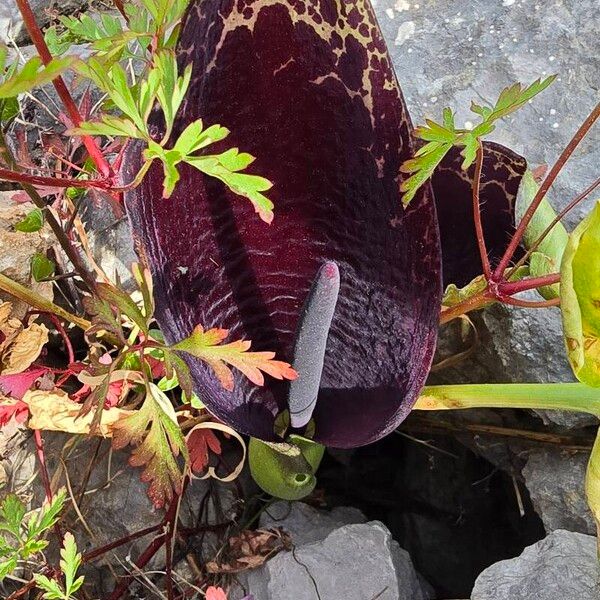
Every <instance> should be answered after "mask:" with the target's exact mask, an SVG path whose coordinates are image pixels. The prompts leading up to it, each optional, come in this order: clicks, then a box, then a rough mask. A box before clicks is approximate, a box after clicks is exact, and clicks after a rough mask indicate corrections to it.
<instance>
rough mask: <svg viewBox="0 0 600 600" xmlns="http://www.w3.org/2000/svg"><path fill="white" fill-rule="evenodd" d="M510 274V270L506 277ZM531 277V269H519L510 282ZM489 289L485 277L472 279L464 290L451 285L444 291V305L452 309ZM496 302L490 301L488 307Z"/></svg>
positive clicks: (479, 276) (506, 272)
mask: <svg viewBox="0 0 600 600" xmlns="http://www.w3.org/2000/svg"><path fill="white" fill-rule="evenodd" d="M509 272H510V269H507V270H506V271H505V275H506V274H508V273H509ZM529 275H530V269H529V267H519V268H518V269H517V270H516V271H515V273H513V275H512V276H511V277H510V278H509V281H520V280H521V279H523V278H524V277H527V276H529ZM486 287H487V282H486V280H485V277H484V276H483V275H478V276H477V277H475V279H472V280H471V281H470V282H469V283H467V285H465V286H464V287H462V288H459V287H457V286H456V284H454V283H451V284H449V285H448V287H447V288H446V289H445V291H444V296H443V297H442V305H443V306H445V307H452V306H456V305H457V304H460V303H461V302H464V301H465V300H468V299H469V298H471V297H473V296H475V295H477V294H479V293H480V292H483V290H485V288H486ZM495 302H496V300H490V301H489V303H488V304H487V305H486V306H490V305H492V304H494V303H495Z"/></svg>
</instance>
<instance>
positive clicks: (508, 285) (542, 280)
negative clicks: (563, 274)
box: [497, 273, 560, 296]
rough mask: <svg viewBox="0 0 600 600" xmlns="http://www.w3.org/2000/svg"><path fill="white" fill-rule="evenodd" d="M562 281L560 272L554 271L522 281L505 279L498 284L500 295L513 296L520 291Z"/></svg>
mask: <svg viewBox="0 0 600 600" xmlns="http://www.w3.org/2000/svg"><path fill="white" fill-rule="evenodd" d="M559 282H560V273H552V274H550V275H544V276H543V277H529V278H527V279H522V280H521V281H503V282H501V283H499V284H498V286H497V288H498V295H499V296H512V295H513V294H518V293H519V292H525V291H527V290H534V289H536V288H539V287H543V286H545V285H553V284H555V283H559Z"/></svg>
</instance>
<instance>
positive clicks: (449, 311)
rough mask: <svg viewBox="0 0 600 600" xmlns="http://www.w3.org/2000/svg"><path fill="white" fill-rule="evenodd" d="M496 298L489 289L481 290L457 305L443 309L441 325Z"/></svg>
mask: <svg viewBox="0 0 600 600" xmlns="http://www.w3.org/2000/svg"><path fill="white" fill-rule="evenodd" d="M494 299H495V298H494V296H493V294H492V293H491V292H490V290H489V289H486V290H484V291H482V292H479V293H478V294H475V295H474V296H471V297H470V298H467V299H466V300H463V301H462V302H459V303H458V304H456V305H455V306H452V307H450V308H446V309H444V310H442V312H441V313H440V325H444V324H445V323H448V322H450V321H453V320H454V319H456V318H458V317H460V316H462V315H464V314H466V313H468V312H471V311H473V310H478V309H479V308H483V307H484V306H485V305H486V304H488V303H489V302H493V301H494Z"/></svg>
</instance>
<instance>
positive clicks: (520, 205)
mask: <svg viewBox="0 0 600 600" xmlns="http://www.w3.org/2000/svg"><path fill="white" fill-rule="evenodd" d="M538 190H539V185H538V184H537V182H536V181H535V179H534V177H533V174H532V173H531V172H530V171H526V172H525V174H524V175H523V178H522V179H521V184H520V186H519V192H518V194H517V201H516V204H515V218H516V220H517V222H519V221H520V220H521V219H522V218H523V215H524V214H525V212H526V211H527V209H528V208H529V206H530V204H531V202H532V201H533V199H534V197H535V195H536V193H537V191H538ZM555 218H556V212H555V211H554V209H553V208H552V206H551V204H550V202H549V201H548V199H547V198H546V197H544V199H543V200H542V202H541V203H540V205H539V206H538V208H537V210H536V211H535V213H534V215H533V218H532V219H531V221H530V222H529V225H528V226H527V229H526V230H525V235H524V236H523V244H524V245H525V248H527V249H529V248H531V247H533V245H534V244H535V243H536V242H537V240H538V238H539V237H540V236H541V235H542V234H543V233H544V231H545V230H546V229H547V228H548V227H549V226H550V224H551V223H552V222H553V221H554V219H555ZM568 241H569V235H568V233H567V230H566V229H565V227H564V225H563V224H562V223H561V222H560V221H559V222H558V223H557V224H556V225H555V226H554V227H553V228H552V229H551V230H550V233H548V235H546V237H544V239H543V240H542V242H541V243H540V244H539V245H538V247H537V251H536V253H534V254H535V255H536V256H533V255H532V256H531V258H530V261H529V265H530V272H531V276H532V277H542V276H543V275H549V274H550V273H556V272H558V271H559V269H560V263H561V260H562V256H563V252H564V250H565V247H566V245H567V242H568ZM559 290H560V285H559V284H558V283H557V284H554V285H552V286H545V287H543V288H540V289H539V290H538V291H539V293H540V294H541V295H542V296H543V297H544V298H546V299H547V300H550V299H552V298H558V297H559V293H560V292H559Z"/></svg>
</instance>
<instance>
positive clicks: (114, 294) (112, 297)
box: [96, 283, 149, 334]
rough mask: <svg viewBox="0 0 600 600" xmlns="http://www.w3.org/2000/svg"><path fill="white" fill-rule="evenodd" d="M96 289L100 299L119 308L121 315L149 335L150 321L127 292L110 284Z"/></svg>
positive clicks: (98, 285)
mask: <svg viewBox="0 0 600 600" xmlns="http://www.w3.org/2000/svg"><path fill="white" fill-rule="evenodd" d="M96 289H97V291H98V295H99V296H100V298H102V299H103V300H105V301H106V302H108V303H110V304H111V305H112V306H114V307H115V308H117V309H118V310H119V312H120V313H121V314H123V315H125V316H126V317H128V318H129V319H130V320H131V321H132V322H133V323H135V324H136V325H137V326H138V327H139V328H140V330H141V331H143V332H144V333H145V334H148V330H149V329H148V319H146V317H145V316H144V314H143V313H142V311H141V310H140V309H139V307H138V305H137V304H136V303H135V302H134V301H133V300H132V299H131V296H129V294H127V292H124V291H123V290H120V289H118V288H116V287H115V286H114V285H112V284H109V283H98V284H97V288H96Z"/></svg>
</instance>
